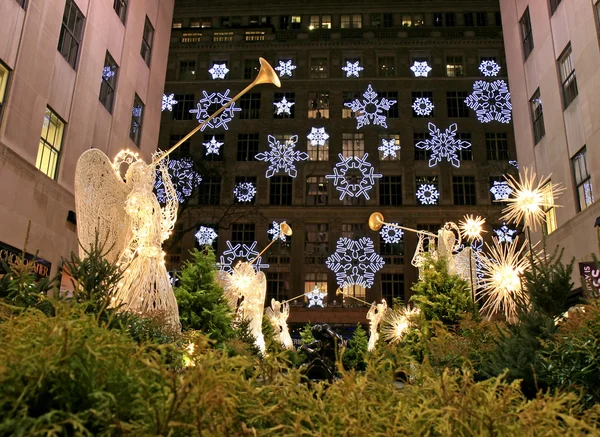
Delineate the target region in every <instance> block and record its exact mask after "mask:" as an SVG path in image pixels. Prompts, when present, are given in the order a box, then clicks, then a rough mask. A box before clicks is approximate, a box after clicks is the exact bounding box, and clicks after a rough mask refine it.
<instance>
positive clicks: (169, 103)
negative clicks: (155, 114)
mask: <svg viewBox="0 0 600 437" xmlns="http://www.w3.org/2000/svg"><path fill="white" fill-rule="evenodd" d="M173 97H175V94H169V95H168V96H167V95H166V94H163V97H162V109H161V112H162V111H164V110H165V109H166V110H167V111H172V110H173V105H176V104H177V100H175V99H174V98H173Z"/></svg>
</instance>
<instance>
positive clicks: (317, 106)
mask: <svg viewBox="0 0 600 437" xmlns="http://www.w3.org/2000/svg"><path fill="white" fill-rule="evenodd" d="M308 118H329V91H313V92H309V93H308Z"/></svg>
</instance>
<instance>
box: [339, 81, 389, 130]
mask: <svg viewBox="0 0 600 437" xmlns="http://www.w3.org/2000/svg"><path fill="white" fill-rule="evenodd" d="M363 97H364V100H363V101H362V102H361V101H360V100H358V99H355V100H354V101H353V102H349V103H344V106H346V107H348V108H350V109H352V112H355V113H356V121H357V123H358V124H357V126H356V128H357V129H360V128H361V127H363V126H367V125H369V124H373V125H375V126H377V125H379V126H381V127H385V128H387V123H386V116H385V115H383V111H384V110H385V111H389V110H390V108H391V107H392V105H395V104H396V100H389V99H387V98H385V97H382V98H381V100H377V93H376V92H375V91H374V90H373V87H371V84H369V86H368V87H367V90H366V91H365V92H364V93H363Z"/></svg>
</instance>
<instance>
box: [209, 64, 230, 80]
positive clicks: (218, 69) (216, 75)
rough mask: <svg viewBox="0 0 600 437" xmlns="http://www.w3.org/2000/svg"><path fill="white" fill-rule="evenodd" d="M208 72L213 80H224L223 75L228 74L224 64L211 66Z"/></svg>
mask: <svg viewBox="0 0 600 437" xmlns="http://www.w3.org/2000/svg"><path fill="white" fill-rule="evenodd" d="M208 72H209V73H210V75H211V76H212V78H213V79H225V75H226V74H227V73H229V68H227V65H226V64H213V66H212V68H211V69H210V70H208Z"/></svg>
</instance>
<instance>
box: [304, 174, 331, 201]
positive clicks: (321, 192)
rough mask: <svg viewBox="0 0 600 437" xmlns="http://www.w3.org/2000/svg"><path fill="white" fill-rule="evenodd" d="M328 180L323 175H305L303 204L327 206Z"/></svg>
mask: <svg viewBox="0 0 600 437" xmlns="http://www.w3.org/2000/svg"><path fill="white" fill-rule="evenodd" d="M328 182H329V181H328V180H327V179H326V178H325V176H307V177H306V198H305V204H306V205H307V206H327V203H328V202H329V183H328ZM311 200H312V201H311Z"/></svg>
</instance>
